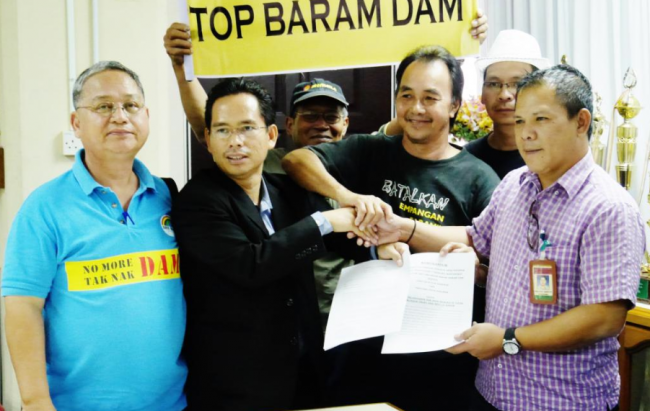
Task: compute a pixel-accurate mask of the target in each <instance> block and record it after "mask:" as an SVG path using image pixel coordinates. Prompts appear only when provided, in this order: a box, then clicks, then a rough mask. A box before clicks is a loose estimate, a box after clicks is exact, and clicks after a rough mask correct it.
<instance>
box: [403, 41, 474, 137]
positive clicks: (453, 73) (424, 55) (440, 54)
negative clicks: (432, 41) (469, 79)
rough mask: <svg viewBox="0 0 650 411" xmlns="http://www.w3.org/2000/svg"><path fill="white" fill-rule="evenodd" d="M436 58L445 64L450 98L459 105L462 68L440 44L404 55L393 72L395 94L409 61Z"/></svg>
mask: <svg viewBox="0 0 650 411" xmlns="http://www.w3.org/2000/svg"><path fill="white" fill-rule="evenodd" d="M436 60H440V61H442V62H444V63H445V64H446V65H447V69H448V70H449V76H450V77H451V83H452V89H451V98H452V101H453V102H454V103H458V105H459V106H460V105H461V104H462V102H463V86H464V85H465V77H464V76H463V70H461V68H460V63H459V62H458V60H456V57H454V55H453V54H451V53H450V52H449V51H448V50H447V49H446V48H444V47H442V46H422V47H419V48H417V49H415V50H413V51H412V52H410V53H409V54H408V55H407V56H406V57H404V59H403V60H402V62H401V63H399V67H398V68H397V73H396V74H395V80H396V82H395V84H396V89H395V94H397V93H398V92H399V88H400V86H401V83H402V77H403V76H404V72H405V71H406V69H407V68H408V66H410V65H411V63H415V62H416V61H422V62H424V63H431V62H434V61H436ZM459 111H460V110H456V115H455V116H454V117H453V118H451V119H449V128H451V127H453V126H454V122H455V121H456V116H458V112H459Z"/></svg>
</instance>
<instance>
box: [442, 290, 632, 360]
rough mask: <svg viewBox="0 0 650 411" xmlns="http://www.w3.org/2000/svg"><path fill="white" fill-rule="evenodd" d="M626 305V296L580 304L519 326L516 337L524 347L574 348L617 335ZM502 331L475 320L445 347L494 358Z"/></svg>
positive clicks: (455, 352)
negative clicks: (449, 345)
mask: <svg viewBox="0 0 650 411" xmlns="http://www.w3.org/2000/svg"><path fill="white" fill-rule="evenodd" d="M628 309H629V301H627V300H617V301H612V302H606V303H598V304H589V305H579V306H577V307H574V308H572V309H570V310H568V311H565V312H563V313H562V314H560V315H557V316H555V317H553V318H550V319H548V320H545V321H541V322H538V323H536V324H531V325H527V326H524V327H518V328H517V329H516V330H515V337H516V338H517V341H519V343H520V344H521V346H522V348H523V349H524V350H529V351H541V352H560V351H569V350H574V349H577V348H582V347H585V346H588V345H591V344H594V343H595V342H598V341H600V340H603V339H605V338H609V337H615V336H617V335H618V334H619V333H620V331H621V329H622V328H623V325H625V318H626V315H627V310H628ZM504 334H505V329H503V328H501V327H498V326H496V325H494V324H489V323H483V324H474V326H473V327H472V328H470V329H468V330H466V331H464V332H463V333H462V334H460V336H459V339H461V340H464V342H462V343H460V344H458V345H456V346H454V347H452V348H451V349H449V350H447V351H449V352H450V353H452V354H460V353H463V352H469V353H470V354H472V355H473V356H474V357H477V358H478V359H480V360H486V359H490V358H495V357H498V356H499V355H501V354H502V353H503V349H502V343H503V336H504Z"/></svg>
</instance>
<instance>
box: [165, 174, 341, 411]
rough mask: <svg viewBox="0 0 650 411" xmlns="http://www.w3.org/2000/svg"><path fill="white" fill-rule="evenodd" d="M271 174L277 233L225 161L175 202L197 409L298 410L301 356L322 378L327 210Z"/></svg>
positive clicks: (190, 390) (191, 389)
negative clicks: (318, 271) (321, 269)
mask: <svg viewBox="0 0 650 411" xmlns="http://www.w3.org/2000/svg"><path fill="white" fill-rule="evenodd" d="M264 179H265V182H266V186H267V189H268V191H269V195H270V197H271V202H272V204H273V210H272V221H273V226H274V229H275V231H276V232H275V234H274V235H273V236H269V234H268V232H267V230H266V228H265V226H264V223H263V222H262V219H261V217H260V214H259V210H258V208H257V207H256V206H255V205H254V204H253V202H252V201H251V200H250V198H249V197H248V196H247V195H246V194H245V193H244V191H243V190H242V189H241V188H240V187H239V186H238V185H237V184H236V183H235V182H233V181H232V180H231V179H229V178H228V177H227V176H225V175H224V174H223V173H222V172H221V171H220V170H219V169H218V168H217V167H215V168H213V169H211V170H206V171H205V172H202V173H201V174H199V175H197V176H196V177H194V178H193V179H192V180H191V181H190V182H189V183H188V184H187V186H186V187H185V188H184V189H183V190H182V191H181V193H180V195H179V198H178V200H177V201H176V202H175V204H174V209H173V215H172V221H173V224H174V230H175V232H176V236H177V239H178V243H179V247H180V264H181V276H182V278H183V280H184V286H185V296H186V299H187V307H188V317H187V335H186V346H185V348H186V349H185V352H186V358H187V361H188V367H189V377H188V383H187V395H188V405H189V407H190V408H191V409H192V410H193V411H199V410H210V411H213V410H228V411H237V410H243V411H244V410H245V411H254V410H279V409H289V408H291V406H292V403H293V400H294V396H295V390H296V384H297V379H298V375H297V373H298V364H299V362H298V361H299V357H300V358H301V361H303V362H304V361H308V362H309V363H310V365H311V366H312V367H313V369H314V370H315V371H316V372H315V373H314V375H313V378H314V379H318V378H319V377H320V375H319V374H320V373H319V372H318V370H320V367H321V364H320V362H321V355H322V346H323V336H322V331H321V324H320V317H319V312H318V304H317V300H316V293H315V286H314V277H313V269H312V263H313V261H314V260H315V259H317V258H319V257H320V256H322V255H323V254H324V253H325V251H326V250H325V244H324V242H323V237H322V236H321V234H320V231H319V229H318V226H317V224H316V223H315V222H314V220H313V219H312V218H311V217H310V214H311V213H312V212H313V211H315V210H314V208H322V207H327V206H326V203H325V202H324V201H323V202H322V203H321V204H317V201H318V198H317V197H315V196H310V195H308V194H307V193H306V192H305V191H303V190H302V189H300V188H299V187H297V186H296V185H295V184H294V183H293V182H292V181H291V180H290V179H289V178H288V177H286V176H280V175H267V174H265V175H264ZM327 237H332V235H330V236H327ZM303 364H304V363H303ZM314 382H316V381H314ZM315 400H316V399H315ZM314 405H318V404H317V403H316V402H315V404H314Z"/></svg>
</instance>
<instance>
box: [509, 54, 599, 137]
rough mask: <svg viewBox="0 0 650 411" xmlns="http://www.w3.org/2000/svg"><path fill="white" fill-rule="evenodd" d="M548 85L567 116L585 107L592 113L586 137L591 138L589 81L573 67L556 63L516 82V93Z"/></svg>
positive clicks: (592, 107)
mask: <svg viewBox="0 0 650 411" xmlns="http://www.w3.org/2000/svg"><path fill="white" fill-rule="evenodd" d="M538 86H548V87H551V88H553V89H555V98H556V99H557V100H558V101H559V102H560V103H562V105H563V106H564V108H565V109H566V111H567V113H568V115H569V118H574V117H575V116H576V115H577V114H578V112H580V110H582V109H583V108H586V109H587V110H589V113H590V114H592V122H591V124H589V130H588V131H587V138H588V139H591V132H592V129H593V113H594V96H593V93H592V91H591V83H590V82H589V80H588V79H587V77H585V75H584V74H582V73H581V72H580V71H579V70H578V69H576V68H575V67H572V66H569V65H567V64H558V65H557V66H553V67H551V68H547V69H545V70H539V71H536V72H533V73H530V74H528V75H527V76H526V77H524V78H523V79H521V80H520V81H519V83H518V84H517V94H519V93H521V92H522V91H524V90H526V89H527V88H532V87H538Z"/></svg>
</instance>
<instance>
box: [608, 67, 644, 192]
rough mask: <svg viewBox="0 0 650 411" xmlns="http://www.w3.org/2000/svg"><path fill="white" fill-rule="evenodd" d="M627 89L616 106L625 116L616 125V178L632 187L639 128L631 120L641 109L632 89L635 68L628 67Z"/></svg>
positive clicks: (626, 187)
mask: <svg viewBox="0 0 650 411" xmlns="http://www.w3.org/2000/svg"><path fill="white" fill-rule="evenodd" d="M623 86H624V87H625V91H624V92H623V94H621V96H620V97H619V99H618V101H617V102H616V105H615V106H614V108H615V109H616V111H618V114H619V115H620V116H621V117H623V124H621V125H620V126H618V127H616V137H617V142H616V156H617V158H618V164H617V165H616V178H617V180H618V182H619V183H620V184H621V185H622V186H623V187H625V189H626V190H629V189H630V184H631V183H632V170H633V167H634V155H635V154H636V134H637V128H636V126H635V125H634V124H632V123H631V122H630V120H632V119H633V118H634V117H636V116H637V114H639V111H641V105H640V104H639V100H637V99H636V97H634V95H632V89H633V88H634V86H636V76H635V75H634V70H632V68H628V69H627V72H626V73H625V78H624V79H623Z"/></svg>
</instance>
